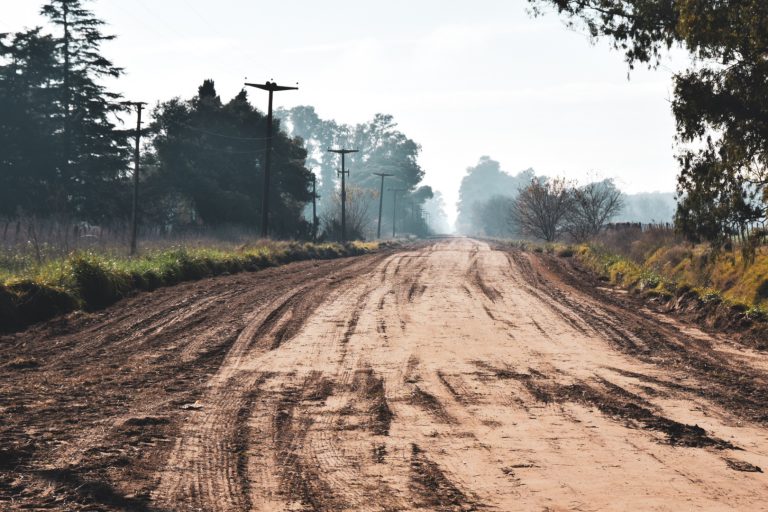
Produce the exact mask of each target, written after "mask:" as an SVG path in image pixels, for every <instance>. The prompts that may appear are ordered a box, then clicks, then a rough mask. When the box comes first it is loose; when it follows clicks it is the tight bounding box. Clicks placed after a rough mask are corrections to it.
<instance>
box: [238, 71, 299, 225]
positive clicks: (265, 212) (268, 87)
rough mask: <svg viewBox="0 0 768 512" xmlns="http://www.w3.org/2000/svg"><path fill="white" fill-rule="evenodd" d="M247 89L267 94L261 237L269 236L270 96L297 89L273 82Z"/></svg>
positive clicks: (250, 85)
mask: <svg viewBox="0 0 768 512" xmlns="http://www.w3.org/2000/svg"><path fill="white" fill-rule="evenodd" d="M245 85H247V86H248V87H255V88H257V89H262V90H264V91H268V92H269V107H268V108H267V137H266V139H265V142H266V143H265V146H266V147H265V155H264V185H263V187H262V191H261V237H262V238H267V237H268V236H269V179H270V175H269V173H270V166H271V164H272V95H273V94H274V93H275V92H278V91H295V90H297V89H298V87H286V86H284V85H277V84H276V83H275V82H269V81H267V82H265V83H263V84H249V83H246V84H245Z"/></svg>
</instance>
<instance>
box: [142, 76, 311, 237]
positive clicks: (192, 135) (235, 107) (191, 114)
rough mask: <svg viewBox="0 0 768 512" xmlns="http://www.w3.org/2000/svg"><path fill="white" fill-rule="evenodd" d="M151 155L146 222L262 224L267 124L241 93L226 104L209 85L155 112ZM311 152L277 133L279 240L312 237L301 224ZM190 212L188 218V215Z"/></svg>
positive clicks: (273, 204) (274, 200) (274, 199)
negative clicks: (308, 157) (150, 206)
mask: <svg viewBox="0 0 768 512" xmlns="http://www.w3.org/2000/svg"><path fill="white" fill-rule="evenodd" d="M154 119H155V120H154V122H153V125H152V131H153V132H154V134H155V135H154V137H153V139H152V149H153V154H152V155H151V157H150V159H149V162H148V163H149V164H150V171H151V172H150V174H149V177H148V179H147V193H146V194H147V195H148V196H149V198H150V201H149V203H150V204H153V205H155V207H154V209H153V210H150V211H148V212H147V216H148V219H149V220H151V221H154V222H157V223H167V224H176V225H178V224H184V223H205V224H207V225H213V226H216V225H221V224H227V223H239V224H243V225H249V226H258V225H259V222H260V212H261V202H262V190H263V188H262V187H263V160H264V151H265V147H264V146H265V144H264V133H265V132H266V118H265V116H264V115H262V114H261V113H260V112H259V111H258V110H256V109H255V108H254V107H253V106H251V104H250V103H249V102H248V96H247V94H246V92H245V91H241V92H240V93H239V94H238V95H237V96H236V97H235V98H233V99H232V100H231V101H229V102H228V103H226V104H223V103H222V102H221V99H220V98H219V96H218V95H217V93H216V89H215V85H214V83H213V81H212V80H206V81H205V82H204V83H203V84H202V85H201V86H200V87H199V89H198V94H197V96H195V97H194V98H192V99H190V100H186V101H185V100H181V99H178V98H176V99H173V100H171V101H168V102H165V103H161V104H160V105H159V106H158V107H157V108H156V109H155V111H154ZM305 158H306V151H305V150H304V148H302V147H301V145H300V144H299V142H297V141H295V140H293V139H290V138H289V137H288V136H287V135H286V134H285V133H284V132H282V131H280V130H279V123H277V127H276V128H275V134H274V136H273V155H272V179H271V182H270V230H271V234H272V235H273V236H275V237H278V238H290V237H294V238H302V237H305V238H306V237H308V236H309V232H310V229H311V228H310V224H309V223H307V222H306V221H304V219H303V215H302V213H303V209H304V205H305V204H306V202H308V201H310V200H311V198H312V193H311V181H312V174H311V173H310V172H309V171H308V170H307V169H306V168H305V167H304V161H305ZM185 212H188V213H185Z"/></svg>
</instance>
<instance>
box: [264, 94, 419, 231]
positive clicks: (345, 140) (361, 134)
mask: <svg viewBox="0 0 768 512" xmlns="http://www.w3.org/2000/svg"><path fill="white" fill-rule="evenodd" d="M277 115H278V116H279V117H281V118H282V119H283V120H284V122H285V124H286V126H288V127H289V128H290V133H291V134H293V135H294V136H297V137H301V139H302V140H303V142H304V147H305V148H306V150H307V165H308V167H310V168H319V174H320V183H319V194H320V208H321V210H323V211H326V212H328V211H329V208H332V207H333V205H334V203H335V202H336V199H335V197H336V194H337V192H336V190H337V188H338V187H337V183H338V171H340V167H341V164H340V162H339V156H338V155H336V154H334V153H329V152H328V151H327V150H328V149H329V148H333V147H345V148H349V149H357V150H359V152H357V153H351V154H348V155H347V156H346V169H347V170H348V171H349V176H348V179H347V183H348V184H349V185H351V186H354V187H357V188H361V189H367V190H370V191H372V192H375V193H376V194H377V195H376V196H375V197H373V196H371V197H370V198H371V199H372V200H374V203H375V204H374V203H372V204H370V205H369V209H370V210H371V211H373V210H374V209H375V210H376V211H377V213H378V206H379V205H378V201H376V199H377V198H378V193H379V192H380V186H381V178H380V177H379V176H376V175H374V174H373V173H386V174H391V175H392V176H388V177H387V178H386V181H385V187H386V189H404V190H405V192H404V193H402V192H401V195H400V197H398V203H400V204H406V205H412V206H411V207H410V208H411V210H409V211H408V214H407V215H403V216H400V217H399V218H401V219H406V220H407V222H406V225H405V226H398V227H399V229H402V230H404V231H408V232H411V233H419V234H422V233H425V232H426V225H425V223H424V221H423V220H421V216H420V215H418V211H417V210H420V209H421V206H422V205H423V204H424V203H425V202H426V201H427V200H429V199H430V198H431V197H432V196H433V192H432V189H431V188H430V187H428V186H423V185H422V186H419V183H421V181H422V179H423V178H424V170H423V169H422V168H421V165H420V164H419V162H418V158H419V154H420V152H421V146H419V144H418V143H416V142H415V141H414V140H413V139H411V138H409V137H408V136H406V135H405V134H404V133H403V132H401V131H400V130H399V129H398V127H397V123H396V122H395V120H394V118H393V117H392V116H391V115H388V114H376V115H375V116H374V117H373V119H371V120H370V121H368V122H365V123H359V124H356V125H346V124H339V123H337V122H336V121H334V120H326V119H321V118H320V117H319V116H318V115H317V113H316V112H315V109H314V108H313V107H309V106H299V107H294V108H292V109H290V110H285V109H282V110H278V112H277ZM385 195H386V196H390V193H388V190H385ZM390 197H391V196H390ZM382 207H383V214H382V232H383V233H386V232H387V231H388V230H391V228H392V225H391V220H390V219H392V218H393V215H392V214H393V208H394V206H393V202H392V201H391V200H387V199H385V200H384V202H383V204H382ZM414 219H415V220H414Z"/></svg>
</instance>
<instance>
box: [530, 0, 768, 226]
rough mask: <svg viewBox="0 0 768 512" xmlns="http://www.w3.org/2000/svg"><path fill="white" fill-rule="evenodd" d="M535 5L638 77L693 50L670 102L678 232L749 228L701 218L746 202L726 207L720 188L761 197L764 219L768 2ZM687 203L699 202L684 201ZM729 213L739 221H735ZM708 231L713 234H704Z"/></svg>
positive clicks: (631, 0)
mask: <svg viewBox="0 0 768 512" xmlns="http://www.w3.org/2000/svg"><path fill="white" fill-rule="evenodd" d="M529 1H530V2H531V3H533V4H534V5H535V7H536V9H537V10H539V12H540V7H541V6H542V5H552V6H554V7H555V8H556V9H557V10H558V11H559V12H560V13H561V14H563V15H565V16H566V17H568V18H569V20H570V23H571V24H573V23H576V22H580V23H583V24H584V25H585V26H586V28H587V29H588V30H589V33H590V34H591V35H592V36H593V37H603V36H604V37H607V38H609V39H610V40H611V41H612V43H613V45H614V46H615V47H616V48H618V49H620V50H621V51H623V52H624V53H625V57H626V60H627V62H628V63H629V65H630V67H632V66H633V65H634V64H635V63H647V64H649V65H651V66H653V65H656V64H658V62H659V59H660V58H661V56H662V55H663V52H664V51H665V50H666V49H668V48H670V47H671V46H672V45H673V44H676V43H678V44H680V45H682V46H683V47H685V48H686V49H688V51H689V52H690V54H691V55H692V57H693V58H694V59H695V65H693V66H692V67H691V68H689V69H687V70H686V71H684V72H682V73H680V74H677V75H676V76H675V77H674V97H673V101H672V111H673V113H674V116H675V119H676V122H677V139H678V141H679V143H680V144H681V145H684V148H683V149H682V152H681V155H680V158H679V160H680V165H681V176H680V180H679V182H678V193H679V195H680V197H681V207H682V208H683V209H682V210H681V211H680V212H679V215H677V218H678V220H679V222H678V227H679V228H680V229H681V230H682V231H683V232H685V233H686V234H688V235H689V236H690V237H692V238H697V237H699V236H700V235H701V234H703V232H701V231H700V228H702V229H704V230H705V231H707V230H710V229H723V228H724V227H725V226H727V225H728V224H733V223H736V224H738V223H740V222H742V221H743V220H745V219H744V212H743V211H740V210H739V209H736V210H729V209H727V208H726V209H724V210H722V212H721V213H722V214H723V215H725V218H721V219H720V220H717V221H713V222H710V221H709V220H707V219H706V218H704V217H701V216H700V215H699V214H705V213H706V210H707V209H709V210H712V211H716V210H719V209H720V206H721V205H724V204H726V203H728V202H731V203H733V204H736V205H738V202H739V200H736V202H735V203H734V202H733V201H725V202H723V198H722V194H720V193H716V191H714V190H711V191H709V192H705V189H707V188H708V187H709V186H710V184H711V183H715V182H717V183H719V184H720V186H721V187H722V188H723V189H724V190H728V191H729V193H730V194H731V197H732V198H738V197H745V196H747V197H748V198H749V197H754V198H755V199H756V200H758V201H759V202H760V203H761V204H762V211H763V213H762V219H763V220H764V219H765V205H766V199H767V198H768V196H766V194H765V189H766V186H768V171H767V168H768V59H766V55H767V51H766V48H768V2H765V1H764V0H723V1H718V2H713V1H711V0H685V1H677V2H672V1H668V0H664V1H662V0H529ZM710 137H711V139H709V141H708V142H706V144H705V141H707V140H708V138H710ZM703 146H704V147H703ZM702 147H703V148H702ZM713 173H715V174H717V176H713ZM699 179H701V180H702V181H701V182H699V181H697V180H699ZM739 189H740V191H739ZM688 196H691V198H690V199H686V197H688ZM746 202H747V203H749V202H750V201H746ZM692 208H693V209H692ZM731 212H733V214H734V216H733V218H728V216H729V215H730V214H731ZM750 216H751V215H747V217H750ZM694 219H699V220H694ZM705 224H706V225H708V226H709V227H706V228H704V225H705ZM697 226H698V227H697ZM691 230H693V231H691ZM726 234H727V233H725V232H722V231H721V232H720V233H717V234H714V233H708V234H706V237H707V238H708V239H713V240H714V239H720V240H723V239H725V238H727V237H726V236H725V235H726Z"/></svg>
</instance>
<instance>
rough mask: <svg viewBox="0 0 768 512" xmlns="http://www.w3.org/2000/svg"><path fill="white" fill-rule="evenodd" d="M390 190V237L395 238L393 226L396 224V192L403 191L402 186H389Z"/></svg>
mask: <svg viewBox="0 0 768 512" xmlns="http://www.w3.org/2000/svg"><path fill="white" fill-rule="evenodd" d="M387 190H390V191H392V200H393V204H392V238H395V227H396V226H397V193H398V192H405V190H406V189H404V188H389V189H387Z"/></svg>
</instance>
